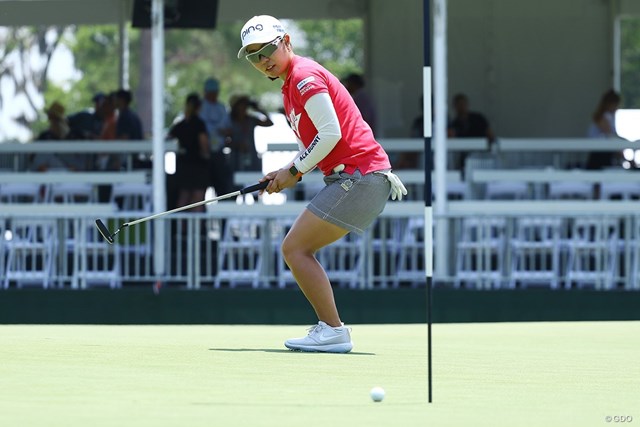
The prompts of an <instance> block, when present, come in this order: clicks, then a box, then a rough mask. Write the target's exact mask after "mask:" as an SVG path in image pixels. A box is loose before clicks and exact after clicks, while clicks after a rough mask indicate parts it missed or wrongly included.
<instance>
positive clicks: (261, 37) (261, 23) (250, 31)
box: [238, 15, 286, 58]
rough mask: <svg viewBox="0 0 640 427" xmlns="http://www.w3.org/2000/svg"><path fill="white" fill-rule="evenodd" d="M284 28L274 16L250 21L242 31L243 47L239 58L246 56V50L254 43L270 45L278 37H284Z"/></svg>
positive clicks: (260, 16) (239, 52)
mask: <svg viewBox="0 0 640 427" xmlns="http://www.w3.org/2000/svg"><path fill="white" fill-rule="evenodd" d="M285 34H286V31H285V30H284V27H283V26H282V24H281V23H280V21H278V20H277V19H276V18H274V17H273V16H269V15H259V16H254V17H253V18H251V19H249V20H248V21H247V23H246V24H244V27H242V30H241V31H240V41H241V42H242V47H241V48H240V50H239V51H238V58H240V57H242V55H246V51H245V48H246V47H247V46H249V45H250V44H254V43H260V44H262V43H268V42H270V41H273V40H275V39H276V38H278V37H281V36H284V35H285Z"/></svg>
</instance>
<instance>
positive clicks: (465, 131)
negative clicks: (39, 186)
mask: <svg viewBox="0 0 640 427" xmlns="http://www.w3.org/2000/svg"><path fill="white" fill-rule="evenodd" d="M453 109H454V112H455V117H454V118H453V120H452V121H451V122H450V123H449V127H448V131H447V133H448V135H449V137H450V138H487V140H488V141H489V145H491V144H492V143H493V141H494V140H495V136H494V134H493V131H492V130H491V126H490V125H489V121H488V120H487V119H486V118H485V116H484V115H483V114H481V113H478V112H475V111H470V110H469V98H468V97H467V95H465V94H463V93H459V94H457V95H456V96H454V97H453ZM465 158H466V153H463V154H462V155H461V156H459V158H458V159H455V160H454V165H453V169H464V163H465Z"/></svg>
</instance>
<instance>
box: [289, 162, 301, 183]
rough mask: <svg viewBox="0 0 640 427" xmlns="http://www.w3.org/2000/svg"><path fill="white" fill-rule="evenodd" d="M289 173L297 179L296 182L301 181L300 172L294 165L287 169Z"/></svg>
mask: <svg viewBox="0 0 640 427" xmlns="http://www.w3.org/2000/svg"><path fill="white" fill-rule="evenodd" d="M289 173H290V174H291V175H293V176H295V177H296V178H298V181H302V172H300V171H299V170H298V168H297V167H296V165H291V167H290V168H289Z"/></svg>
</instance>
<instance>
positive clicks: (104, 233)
mask: <svg viewBox="0 0 640 427" xmlns="http://www.w3.org/2000/svg"><path fill="white" fill-rule="evenodd" d="M96 227H98V231H99V232H100V234H102V237H104V240H106V241H107V242H108V243H109V244H110V245H113V236H112V235H111V233H110V232H109V229H108V228H107V226H106V225H104V222H102V220H100V219H96Z"/></svg>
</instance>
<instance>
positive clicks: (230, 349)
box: [209, 348, 376, 356]
mask: <svg viewBox="0 0 640 427" xmlns="http://www.w3.org/2000/svg"><path fill="white" fill-rule="evenodd" d="M209 351H230V352H239V353H244V352H251V351H260V352H264V353H306V354H338V353H322V352H315V353H314V352H310V351H292V350H284V349H274V348H210V349H209ZM345 355H347V356H349V355H353V356H375V355H376V354H375V353H361V352H357V351H352V352H350V353H345Z"/></svg>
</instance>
